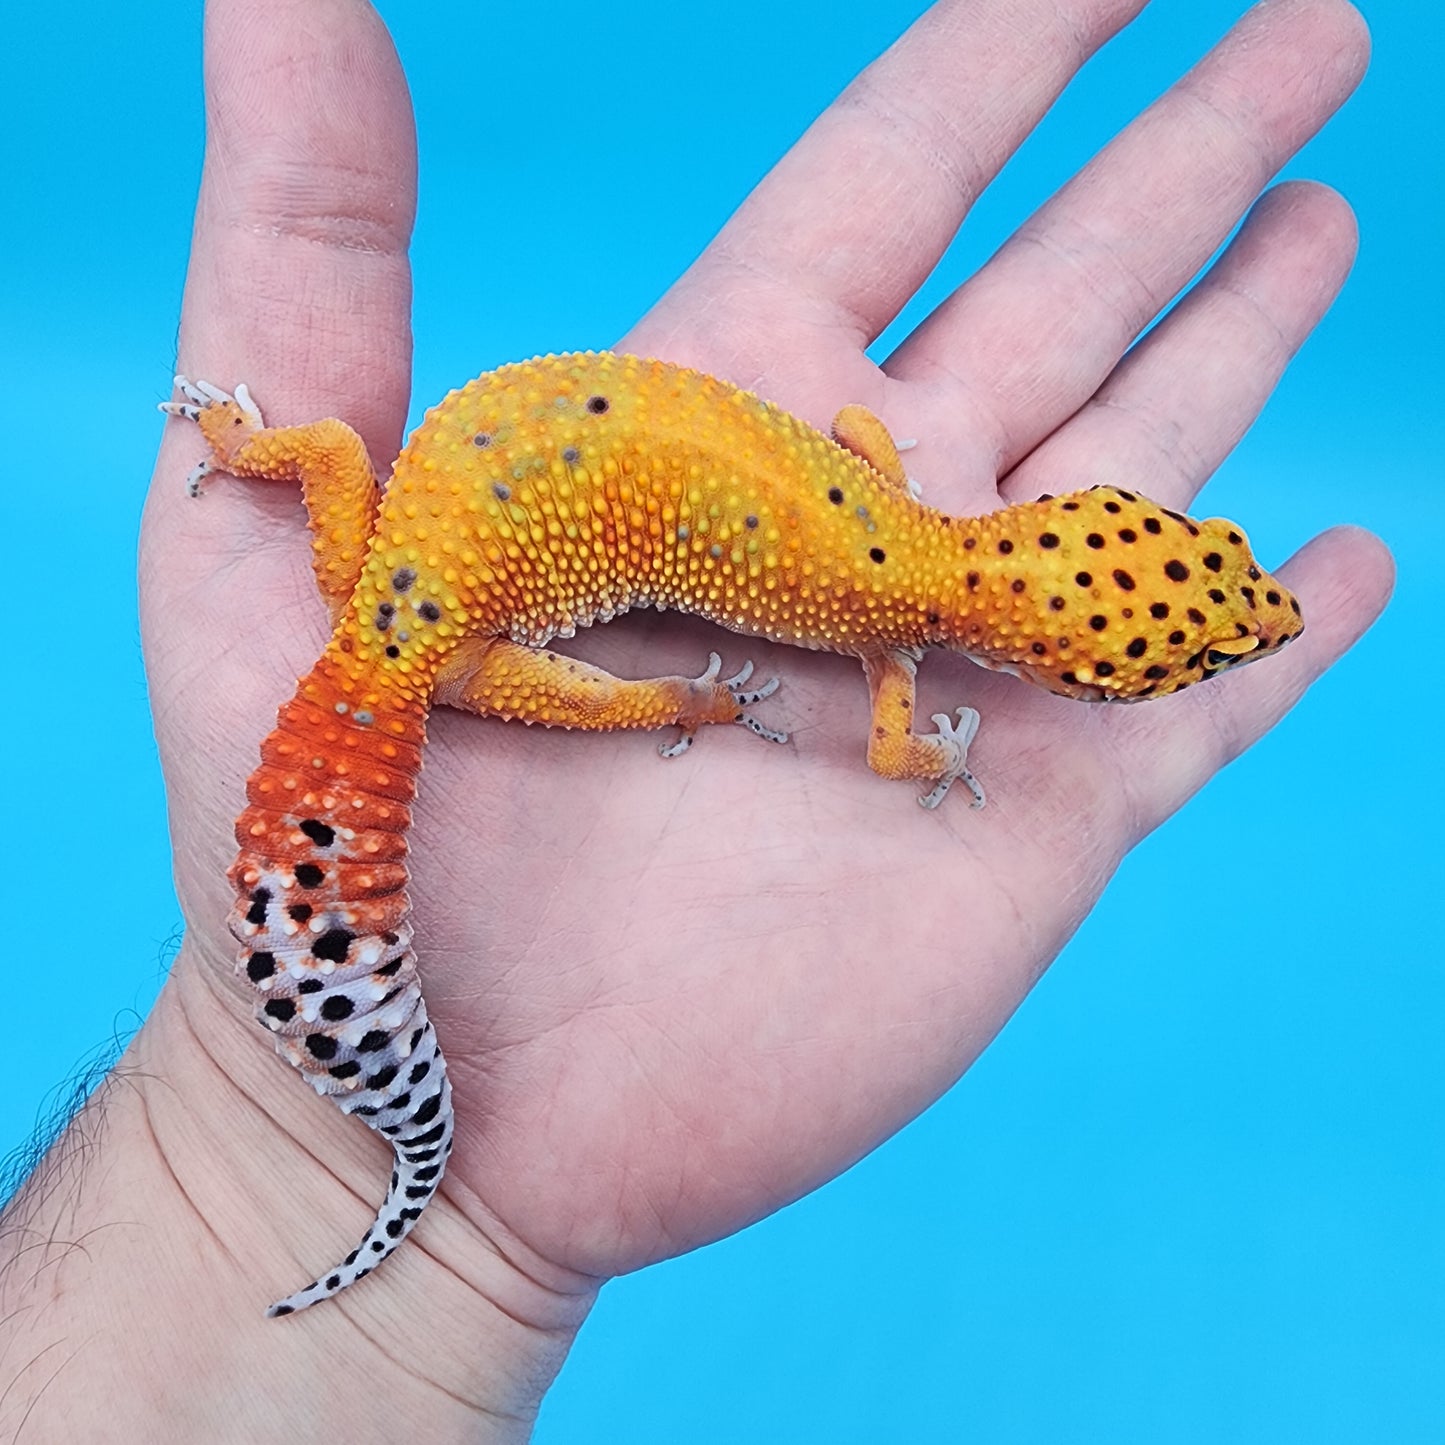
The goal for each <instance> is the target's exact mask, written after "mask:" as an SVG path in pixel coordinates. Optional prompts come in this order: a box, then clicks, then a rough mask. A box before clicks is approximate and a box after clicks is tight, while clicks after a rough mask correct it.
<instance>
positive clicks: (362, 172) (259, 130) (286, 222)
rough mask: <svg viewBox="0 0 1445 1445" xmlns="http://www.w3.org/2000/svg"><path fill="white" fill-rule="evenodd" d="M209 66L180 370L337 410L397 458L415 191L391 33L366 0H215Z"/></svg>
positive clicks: (264, 395)
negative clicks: (203, 156)
mask: <svg viewBox="0 0 1445 1445" xmlns="http://www.w3.org/2000/svg"><path fill="white" fill-rule="evenodd" d="M205 69H206V94H207V138H206V159H205V169H204V173H203V175H202V180H201V195H200V200H199V203H198V207H197V214H196V229H195V236H194V241H193V245H192V253H191V264H190V270H189V272H188V275H187V279H186V293H185V303H184V309H183V315H182V323H181V337H180V360H181V364H182V368H183V369H184V370H185V371H186V372H187V373H188V374H189V375H192V376H204V377H207V378H208V379H210V380H212V381H216V382H220V383H223V384H225V385H227V386H228V387H229V386H230V385H232V384H234V383H235V382H236V381H247V382H249V383H250V385H251V388H252V390H253V391H254V392H255V394H256V396H257V398H258V399H259V400H260V401H261V402H262V403H263V404H264V406H265V409H266V416H267V420H268V421H270V422H272V423H276V422H287V421H310V420H313V419H314V418H315V417H317V416H324V415H326V414H327V413H328V412H340V413H341V414H342V415H344V416H345V417H346V418H347V419H348V420H349V421H350V422H351V423H352V424H353V425H354V426H356V427H357V429H358V430H359V431H360V432H361V433H362V435H363V437H365V439H366V440H367V442H368V443H369V444H370V446H371V448H372V451H373V454H374V455H376V456H379V457H382V458H383V459H385V458H389V457H390V456H393V455H395V453H396V450H397V443H398V441H399V439H400V434H401V428H402V424H403V422H404V419H405V410H406V398H407V389H408V384H409V378H410V367H411V344H410V323H409V316H408V312H409V308H410V300H411V289H410V279H409V272H408V268H407V259H406V247H407V242H408V239H409V237H410V234H411V224H412V218H413V214H414V210H415V189H416V161H415V143H414V136H413V130H412V121H411V108H410V104H409V101H408V98H407V91H406V84H405V81H404V80H403V78H402V74H401V68H400V65H399V64H398V61H397V58H396V53H395V51H394V49H393V48H392V44H391V40H390V37H389V36H388V35H387V33H386V29H385V27H384V26H383V25H382V23H381V21H380V20H379V19H378V18H377V16H376V14H375V12H374V11H373V10H372V9H371V7H370V6H369V5H367V4H364V3H361V0H212V3H211V4H209V5H208V6H207V8H206V67H205ZM177 430H179V429H178V428H172V432H173V433H174V432H176V431H177ZM191 450H194V446H192V448H191ZM193 460H194V459H193Z"/></svg>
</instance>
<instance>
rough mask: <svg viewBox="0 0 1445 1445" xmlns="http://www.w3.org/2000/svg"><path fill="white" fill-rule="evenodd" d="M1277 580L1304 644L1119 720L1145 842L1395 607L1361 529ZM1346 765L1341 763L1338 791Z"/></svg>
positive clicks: (1389, 563) (1384, 554) (1388, 567)
mask: <svg viewBox="0 0 1445 1445" xmlns="http://www.w3.org/2000/svg"><path fill="white" fill-rule="evenodd" d="M1275 575H1276V576H1278V577H1279V579H1280V580H1281V581H1282V582H1284V583H1285V584H1286V585H1287V586H1288V587H1289V588H1290V589H1291V590H1292V591H1293V592H1294V593H1295V595H1296V596H1297V597H1298V598H1299V599H1300V605H1301V608H1302V610H1303V614H1304V620H1305V629H1304V632H1303V633H1302V634H1301V635H1300V637H1299V639H1298V641H1296V642H1294V643H1291V644H1290V646H1289V647H1288V648H1287V649H1286V650H1285V651H1284V652H1281V653H1277V654H1275V655H1274V656H1273V657H1270V658H1268V659H1261V660H1260V661H1259V662H1258V663H1256V664H1251V665H1250V666H1248V667H1244V668H1241V669H1240V670H1239V671H1238V672H1234V673H1230V674H1226V675H1225V676H1224V677H1221V678H1219V679H1217V680H1215V681H1213V682H1210V683H1209V684H1207V685H1206V686H1203V687H1196V688H1194V689H1192V690H1191V691H1190V692H1189V693H1188V694H1186V695H1185V696H1183V697H1178V698H1171V699H1166V704H1161V705H1160V706H1158V707H1155V706H1154V705H1153V704H1149V703H1145V704H1141V705H1140V706H1138V707H1136V708H1130V709H1128V710H1127V713H1126V714H1125V715H1124V716H1123V717H1121V719H1120V724H1119V727H1120V731H1121V732H1123V733H1124V735H1125V741H1124V745H1123V750H1122V751H1121V754H1120V756H1121V757H1122V758H1123V759H1124V762H1123V765H1122V767H1121V778H1122V781H1123V783H1124V785H1125V787H1126V789H1127V790H1128V792H1129V795H1130V797H1131V800H1132V804H1133V811H1134V815H1135V820H1136V823H1137V826H1138V832H1139V836H1142V835H1143V834H1144V833H1147V832H1148V831H1149V830H1150V829H1151V828H1154V827H1157V826H1158V824H1159V823H1161V822H1163V820H1164V819H1165V818H1167V817H1168V816H1169V814H1170V813H1172V812H1174V811H1175V810H1176V809H1177V808H1179V807H1180V806H1181V805H1182V804H1183V803H1184V801H1185V800H1186V799H1187V798H1188V797H1189V796H1190V795H1191V794H1193V793H1194V792H1195V791H1196V790H1197V789H1199V788H1200V787H1202V786H1203V784H1204V783H1205V782H1207V781H1208V779H1209V778H1210V777H1211V776H1213V774H1214V773H1215V772H1217V771H1218V770H1219V769H1220V768H1222V767H1223V766H1224V765H1225V764H1226V763H1228V762H1230V761H1231V760H1232V759H1233V758H1235V757H1237V756H1238V755H1239V754H1240V753H1242V752H1243V751H1244V750H1245V749H1246V748H1247V747H1250V746H1251V745H1252V744H1254V743H1256V742H1258V741H1259V739H1260V738H1261V737H1263V736H1264V734H1265V733H1267V732H1268V731H1269V730H1270V728H1272V727H1273V726H1274V725H1275V724H1276V723H1277V722H1278V721H1279V720H1280V719H1281V718H1282V717H1283V716H1284V715H1285V713H1287V712H1288V711H1289V710H1290V709H1291V708H1292V707H1293V706H1294V705H1295V703H1297V702H1298V701H1299V700H1300V698H1301V696H1302V695H1303V694H1304V692H1305V690H1306V689H1307V688H1308V687H1309V686H1310V684H1311V683H1313V682H1314V681H1315V680H1316V678H1318V677H1319V676H1320V675H1321V674H1322V673H1323V672H1324V671H1325V670H1326V669H1327V668H1329V667H1331V666H1332V665H1333V664H1334V663H1335V662H1337V661H1338V660H1339V658H1340V657H1341V655H1342V654H1343V653H1345V652H1346V651H1348V650H1349V648H1350V647H1352V646H1353V645H1354V644H1355V642H1356V641H1358V639H1359V637H1360V635H1361V634H1362V633H1363V632H1364V631H1365V629H1366V628H1367V627H1369V625H1370V624H1371V623H1372V622H1373V621H1374V620H1375V618H1376V617H1378V616H1379V614H1380V612H1381V611H1382V609H1383V608H1384V606H1385V603H1386V602H1387V601H1388V600H1389V596H1390V589H1391V587H1392V586H1393V584H1394V576H1395V569H1394V562H1393V560H1392V559H1391V557H1390V554H1389V552H1388V551H1387V550H1386V548H1385V544H1384V543H1383V542H1381V541H1380V539H1379V538H1378V537H1376V536H1374V535H1373V534H1371V533H1369V532H1366V531H1363V530H1362V529H1360V528H1358V527H1336V528H1333V529H1332V530H1330V531H1328V532H1325V533H1324V534H1323V535H1321V536H1319V537H1316V538H1315V539H1314V540H1313V541H1312V542H1310V543H1309V544H1308V545H1306V546H1305V547H1303V548H1302V549H1301V550H1300V551H1299V552H1297V553H1296V554H1295V556H1294V557H1292V558H1291V559H1290V560H1289V561H1288V562H1287V563H1285V565H1284V566H1283V567H1281V568H1279V569H1278V571H1277V572H1276V574H1275ZM1123 712H1124V710H1122V709H1121V713H1123ZM1346 766H1347V760H1346V759H1345V758H1344V757H1343V756H1342V757H1341V760H1340V767H1341V777H1340V785H1341V789H1342V791H1343V789H1344V786H1345V776H1344V774H1345V769H1346Z"/></svg>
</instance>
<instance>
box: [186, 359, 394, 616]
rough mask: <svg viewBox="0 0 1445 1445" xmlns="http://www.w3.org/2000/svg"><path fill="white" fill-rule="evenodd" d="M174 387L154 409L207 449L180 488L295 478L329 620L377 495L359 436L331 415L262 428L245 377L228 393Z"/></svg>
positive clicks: (350, 584) (360, 555)
mask: <svg viewBox="0 0 1445 1445" xmlns="http://www.w3.org/2000/svg"><path fill="white" fill-rule="evenodd" d="M176 387H177V389H178V390H179V391H180V393H181V395H182V396H183V397H184V398H185V400H184V401H163V402H161V403H160V410H161V411H163V412H165V413H166V415H167V416H174V417H180V418H181V419H182V420H184V421H188V422H193V423H194V424H195V425H196V426H197V427H199V428H200V431H201V435H202V436H203V437H204V438H205V440H206V442H207V444H208V445H209V446H210V449H211V454H210V456H208V457H205V458H203V459H202V460H201V462H200V463H199V464H198V465H197V466H196V467H194V468H193V469H192V470H191V473H190V475H189V476H188V477H187V479H186V490H187V491H188V492H189V493H190V495H191V496H193V497H196V496H199V495H200V493H201V482H202V481H203V480H204V479H205V478H206V477H208V476H210V475H212V474H213V473H215V472H229V473H231V475H232V476H237V477H255V478H259V479H261V480H264V481H278V482H298V481H299V482H300V483H301V495H302V499H303V500H304V502H305V504H306V515H307V520H308V522H309V524H310V527H311V534H312V542H311V553H312V558H311V565H312V569H313V570H314V572H315V574H316V585H317V587H318V589H319V590H320V592H321V596H322V598H323V599H324V601H325V602H326V605H327V607H328V609H329V610H330V612H331V616H332V620H333V621H335V620H336V619H337V618H338V617H339V616H340V614H341V611H342V609H343V608H344V607H345V605H346V603H347V602H348V601H349V599H350V597H351V594H352V592H353V590H354V589H355V587H356V583H357V580H358V578H359V577H360V576H361V567H362V563H363V562H364V561H365V558H366V551H367V546H368V544H369V543H370V540H371V532H372V528H373V526H374V525H375V521H376V511H377V506H378V505H379V502H380V499H381V488H380V487H379V486H378V484H377V480H376V471H375V469H374V468H373V467H372V465H371V458H370V457H369V456H367V454H366V447H365V444H364V443H363V442H362V440H361V438H360V437H359V436H358V435H357V434H356V433H355V432H354V431H352V429H351V428H350V427H349V426H347V425H346V424H345V423H344V422H340V421H337V420H336V419H335V418H328V419H326V420H324V421H317V422H311V423H309V424H308V425H306V426H292V427H268V426H267V425H266V424H265V421H264V419H263V418H262V416H261V409H260V408H259V407H258V406H257V405H256V403H255V401H254V400H253V399H252V397H251V393H250V391H249V389H248V388H247V387H246V384H245V383H244V382H242V383H241V384H240V385H238V386H237V387H236V390H235V393H234V394H232V393H230V392H226V391H222V390H221V388H220V387H219V386H213V385H212V384H211V383H210V382H208V381H192V380H190V379H189V378H188V377H185V376H177V377H176Z"/></svg>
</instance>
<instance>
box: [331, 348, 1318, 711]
mask: <svg viewBox="0 0 1445 1445" xmlns="http://www.w3.org/2000/svg"><path fill="white" fill-rule="evenodd" d="M398 576H400V577H402V579H403V580H406V581H407V585H406V587H404V588H401V589H399V588H398V587H397V586H396V585H395V584H396V581H397V578H398ZM408 578H409V579H410V580H407V579H408ZM428 604H429V605H428ZM646 604H657V605H661V606H664V607H671V608H677V609H679V610H681V611H687V612H696V613H699V614H701V615H703V616H705V617H708V618H710V619H712V620H713V621H715V622H718V623H720V624H722V625H723V626H725V627H729V628H732V629H733V630H735V631H738V632H747V633H755V634H759V635H762V636H766V637H771V638H774V639H776V640H778V641H780V642H786V643H790V644H793V645H794V646H800V647H809V648H819V649H825V650H829V651H835V652H845V653H855V654H858V655H866V654H868V653H870V652H875V651H879V650H883V649H890V648H910V649H911V648H920V647H929V646H941V647H946V648H952V649H956V650H959V651H963V652H967V653H969V654H970V655H972V656H974V657H975V658H976V659H977V660H979V661H981V662H984V663H985V664H986V665H990V666H997V667H1003V668H1006V669H1010V670H1017V671H1018V672H1019V673H1020V674H1021V675H1022V676H1025V677H1027V678H1028V679H1029V680H1030V681H1033V682H1037V683H1039V684H1041V685H1043V686H1045V687H1047V688H1049V689H1050V690H1051V691H1054V692H1059V693H1064V694H1067V695H1070V696H1075V697H1081V698H1091V699H1109V700H1133V699H1135V698H1140V697H1148V696H1154V695H1162V694H1165V693H1170V692H1175V691H1177V690H1179V689H1180V688H1181V687H1186V686H1188V685H1189V684H1190V683H1192V682H1197V681H1199V680H1201V679H1202V678H1204V677H1206V676H1208V675H1210V674H1211V673H1212V672H1214V671H1217V670H1219V669H1220V668H1222V667H1224V666H1229V665H1232V664H1233V663H1234V662H1236V661H1238V660H1241V659H1242V658H1243V657H1248V656H1257V655H1260V654H1261V653H1263V652H1265V651H1267V650H1268V649H1271V648H1274V647H1277V646H1278V645H1280V643H1282V642H1284V641H1287V640H1289V639H1290V638H1291V637H1293V636H1295V635H1297V634H1298V632H1299V631H1300V629H1301V622H1300V617H1299V606H1298V603H1297V602H1296V601H1295V600H1294V598H1293V597H1292V596H1291V595H1290V594H1289V592H1288V591H1287V590H1286V589H1285V588H1284V587H1282V586H1281V585H1280V584H1279V583H1278V582H1276V581H1275V580H1274V579H1272V578H1271V577H1269V576H1268V575H1267V574H1265V573H1264V572H1263V571H1262V570H1261V569H1260V568H1259V566H1258V564H1257V563H1256V562H1255V561H1254V559H1253V557H1252V556H1251V555H1250V553H1249V548H1248V545H1247V543H1246V542H1245V539H1244V535H1243V533H1242V532H1241V531H1240V530H1239V529H1238V528H1236V527H1234V526H1232V525H1231V524H1230V523H1227V522H1222V521H1211V522H1205V523H1198V522H1194V521H1192V520H1190V519H1188V518H1185V517H1183V516H1182V515H1180V514H1178V513H1175V512H1171V511H1170V510H1168V509H1167V508H1163V507H1160V506H1157V505H1155V504H1154V503H1152V502H1149V501H1147V500H1146V499H1144V498H1141V497H1138V496H1135V495H1134V494H1131V493H1128V492H1124V491H1120V490H1117V489H1112V488H1100V489H1095V490H1093V491H1090V492H1085V493H1079V494H1076V495H1072V496H1065V497H1059V498H1050V499H1046V500H1042V501H1039V502H1034V503H1027V504H1024V505H1022V506H1018V507H1012V508H1008V509H1007V510H1004V511H1001V512H997V513H993V514H991V515H989V516H985V517H978V518H953V517H949V516H947V515H945V514H943V513H940V512H937V511H935V510H933V509H932V508H930V507H927V506H924V505H922V504H921V503H920V502H917V501H914V500H913V499H912V498H911V497H909V496H908V495H907V493H906V491H905V490H904V489H902V488H901V487H899V486H897V485H896V484H894V483H893V482H891V481H888V480H885V479H884V477H883V476H882V475H880V474H879V473H878V472H876V471H875V470H874V469H873V468H872V467H871V466H870V465H869V464H868V462H866V461H865V460H863V458H862V457H860V456H858V455H855V454H854V453H853V452H851V451H849V450H847V449H846V448H845V447H843V446H840V445H837V444H835V443H834V442H832V441H831V440H830V439H829V438H827V437H824V436H823V435H822V434H821V433H819V432H817V431H815V430H814V429H813V428H811V427H809V426H807V425H805V424H804V423H802V422H800V421H798V420H797V419H796V418H794V417H792V416H790V415H788V414H787V413H786V412H783V411H781V410H779V409H778V408H777V407H775V406H772V405H771V404H769V403H768V402H765V401H762V400H760V399H759V398H757V397H755V396H752V395H750V394H749V393H746V392H742V391H738V390H736V389H735V388H733V387H730V386H728V385H727V384H726V383H724V382H721V381H718V380H716V379H714V378H712V377H708V376H704V375H702V374H700V373H697V372H693V371H686V370H683V369H681V368H678V367H673V366H669V365H667V364H665V363H663V362H658V361H643V360H640V359H638V358H635V357H627V356H613V355H608V354H595V355H594V354H585V355H570V356H560V357H546V358H542V359H540V360H537V361H532V362H525V363H520V364H518V365H514V366H506V367H503V368H501V369H500V370H499V371H496V372H493V373H491V374H489V375H488V376H485V377H482V378H480V379H479V380H477V381H474V382H472V383H471V384H470V385H468V386H466V387H463V388H462V389H461V390H460V391H457V392H453V393H452V394H451V395H450V396H449V397H448V398H447V399H446V400H445V401H444V402H443V403H442V404H441V405H440V406H438V407H436V408H435V409H434V410H432V411H431V412H429V413H428V414H427V417H426V420H425V422H424V423H423V424H422V426H421V427H420V428H418V430H417V432H416V433H415V435H413V437H412V438H411V440H410V442H409V443H408V445H407V447H406V449H405V450H404V451H403V453H402V455H401V457H400V459H399V460H398V462H397V464H396V468H395V473H394V475H393V478H392V481H391V483H390V484H389V486H388V487H387V490H386V494H385V497H384V498H383V500H382V503H381V507H380V512H379V515H378V518H377V522H376V527H375V531H374V533H373V536H372V540H371V549H370V552H369V554H368V556H367V558H366V561H365V564H364V566H363V568H362V571H361V575H360V579H359V582H358V584H357V586H356V588H355V591H354V593H353V595H352V598H351V601H350V604H349V607H348V610H347V612H346V614H345V616H344V619H343V622H342V626H341V629H340V630H339V632H338V635H337V638H336V639H335V640H334V641H333V644H332V646H333V650H334V655H335V656H336V658H337V660H338V661H339V662H342V666H343V668H344V670H346V671H348V672H350V673H351V674H352V675H353V676H356V677H361V676H364V675H370V674H373V673H380V674H388V673H389V674H391V675H392V676H393V677H394V678H395V679H396V681H397V682H398V683H399V684H400V685H401V686H402V687H403V690H405V691H409V692H410V693H411V695H414V696H417V697H421V696H425V695H426V694H427V692H428V690H429V688H430V686H431V682H432V679H433V678H434V677H435V676H436V672H437V670H438V668H439V667H440V665H441V663H442V662H443V661H444V659H445V658H446V655H447V654H448V653H449V652H450V651H451V650H452V649H453V648H455V647H456V645H457V643H458V642H459V641H460V639H461V638H463V637H466V636H483V637H485V636H493V635H501V636H506V637H510V638H512V639H514V640H516V641H518V642H523V643H528V644H531V645H534V646H535V645H540V644H542V643H544V642H546V641H547V640H548V639H549V638H551V637H552V636H555V635H559V634H560V635H562V636H566V635H569V634H570V633H571V632H572V631H573V630H574V629H575V628H576V627H578V626H582V625H586V624H587V623H590V622H592V621H593V620H597V619H606V618H609V617H611V616H613V615H615V614H616V613H618V612H621V611H623V610H625V609H626V608H628V607H632V606H638V605H646ZM388 607H390V608H392V609H393V611H392V612H391V613H390V615H388V614H387V613H386V612H385V609H386V608H388ZM433 611H434V612H435V614H436V615H435V616H434V617H432V616H430V615H429V614H430V613H431V612H433ZM1100 618H1102V619H1103V622H1102V625H1101V624H1100V621H1099V619H1100ZM382 623H385V624H386V625H385V626H382V625H380V624H382ZM1244 639H1252V645H1250V646H1249V647H1248V649H1247V650H1246V651H1244V652H1240V651H1238V649H1239V648H1240V647H1241V645H1242V644H1243V640H1244ZM388 648H391V649H394V650H395V655H394V656H393V655H390V654H389V653H388V650H387V649H388ZM1211 648H1214V649H1219V648H1225V649H1229V650H1228V651H1224V652H1221V651H1217V650H1216V651H1215V652H1214V653H1213V654H1212V655H1211ZM343 658H344V661H342V659H343ZM408 684H410V686H409V687H408Z"/></svg>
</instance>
